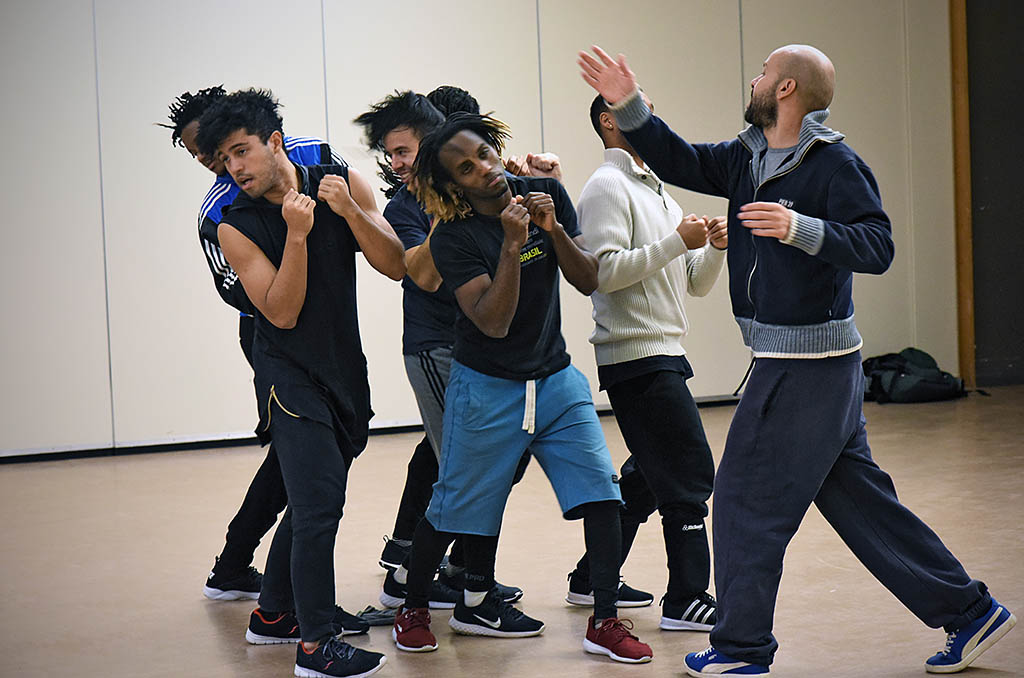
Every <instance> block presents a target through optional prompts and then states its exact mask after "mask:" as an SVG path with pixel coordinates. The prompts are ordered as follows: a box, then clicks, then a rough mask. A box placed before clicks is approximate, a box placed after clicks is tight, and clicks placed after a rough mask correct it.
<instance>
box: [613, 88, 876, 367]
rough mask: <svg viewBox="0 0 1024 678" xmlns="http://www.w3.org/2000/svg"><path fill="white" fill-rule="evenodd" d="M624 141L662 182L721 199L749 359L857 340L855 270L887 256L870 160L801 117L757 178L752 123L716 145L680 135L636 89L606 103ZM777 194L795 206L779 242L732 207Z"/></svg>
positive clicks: (816, 117) (870, 268) (758, 143)
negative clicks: (787, 143)
mask: <svg viewBox="0 0 1024 678" xmlns="http://www.w3.org/2000/svg"><path fill="white" fill-rule="evenodd" d="M612 111H613V113H614V115H615V118H616V120H617V121H618V124H619V126H620V128H621V129H622V130H623V132H624V133H625V136H626V139H627V140H628V141H629V143H630V144H631V145H632V146H633V148H634V149H636V151H637V152H638V153H639V154H640V157H641V158H643V160H644V162H645V163H647V164H648V165H649V166H650V167H651V169H653V170H654V171H655V172H656V173H657V174H658V176H660V177H661V178H662V179H663V180H665V181H667V182H669V183H671V184H674V185H676V186H680V187H682V188H686V189H689V190H692V191H697V192H699V193H707V194H710V195H717V196H720V197H724V198H728V199H729V210H728V218H729V252H728V263H729V293H730V297H731V299H732V308H733V314H734V316H735V317H736V322H737V323H738V324H739V326H740V329H741V331H742V332H743V339H744V343H745V344H746V345H747V346H749V347H750V348H751V349H752V350H753V352H754V355H755V356H756V357H777V358H825V357H830V356H836V355H844V354H846V353H852V352H853V351H856V350H858V349H859V348H860V347H861V345H862V343H863V342H862V340H861V337H860V334H859V333H858V332H857V328H856V325H855V324H854V321H853V298H852V291H853V273H854V272H858V273H875V274H880V273H883V272H885V270H886V269H888V267H889V265H890V264H891V263H892V258H893V251H894V250H893V242H892V226H891V224H890V222H889V217H888V216H886V214H885V211H884V210H883V209H882V203H881V197H880V196H879V192H878V185H877V183H876V182H875V178H874V176H873V175H872V173H871V169H870V168H869V167H868V166H867V165H866V164H865V163H864V161H863V160H861V159H860V157H858V156H857V154H856V153H854V152H853V150H852V149H851V148H850V147H849V146H847V145H846V144H845V143H843V141H842V140H843V135H842V134H840V133H838V132H835V131H833V130H831V129H829V128H828V127H825V126H824V125H823V124H821V123H822V121H824V119H825V118H826V117H827V116H828V111H827V110H823V111H814V112H812V113H809V114H808V115H807V116H805V118H804V121H803V125H802V127H801V131H800V139H799V141H798V143H797V146H796V148H795V150H794V152H793V154H792V156H790V157H788V158H787V159H786V160H785V161H784V162H783V163H782V165H780V166H779V168H778V169H777V170H775V171H774V172H773V173H772V174H771V176H768V177H759V176H758V171H759V170H758V168H759V167H760V160H761V156H762V154H763V153H764V152H765V150H766V149H767V147H768V144H767V142H766V141H765V138H764V134H763V133H762V131H761V130H760V129H759V128H757V127H753V126H751V127H748V128H747V129H746V130H744V131H743V132H741V133H740V134H739V136H738V138H736V139H732V140H730V141H724V142H721V143H718V144H690V143H688V142H686V141H685V140H683V139H682V138H680V137H679V136H678V135H677V134H675V133H674V132H673V131H672V130H671V129H669V127H668V125H666V124H665V123H664V122H663V121H662V120H661V119H659V118H658V117H656V116H654V115H652V114H651V112H650V110H649V109H648V108H647V106H646V105H645V104H644V103H643V101H642V100H641V98H640V97H639V96H638V95H634V96H633V97H630V98H629V99H627V100H626V101H624V102H621V103H620V104H619V105H617V106H615V107H613V109H612ZM750 202H778V203H781V204H782V205H784V206H785V207H788V208H790V209H791V210H793V211H794V212H795V213H796V220H795V222H794V224H793V225H792V226H791V230H790V234H789V236H788V237H787V239H786V241H785V242H783V241H780V240H777V239H775V238H767V237H758V236H754V235H753V234H752V233H751V232H750V231H749V229H747V228H745V227H744V226H743V225H742V224H741V223H740V221H739V218H738V212H739V209H740V207H741V206H743V205H745V204H747V203H750Z"/></svg>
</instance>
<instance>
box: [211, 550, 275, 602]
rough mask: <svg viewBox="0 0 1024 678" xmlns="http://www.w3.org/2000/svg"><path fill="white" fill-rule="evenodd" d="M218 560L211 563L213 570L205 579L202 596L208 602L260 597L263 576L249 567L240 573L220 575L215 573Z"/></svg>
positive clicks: (220, 573)
mask: <svg viewBox="0 0 1024 678" xmlns="http://www.w3.org/2000/svg"><path fill="white" fill-rule="evenodd" d="M219 563H220V558H217V559H216V560H215V561H214V563H213V569H212V570H210V575H209V576H208V577H207V578H206V584H205V585H204V586H203V595H204V596H206V597H207V598H209V599H210V600H256V599H257V598H259V597H260V586H262V585H263V575H262V574H260V573H259V570H257V569H256V568H255V567H252V566H251V565H250V566H249V567H248V568H246V569H244V570H242V571H240V572H228V573H222V572H218V571H217V565H218V564H219Z"/></svg>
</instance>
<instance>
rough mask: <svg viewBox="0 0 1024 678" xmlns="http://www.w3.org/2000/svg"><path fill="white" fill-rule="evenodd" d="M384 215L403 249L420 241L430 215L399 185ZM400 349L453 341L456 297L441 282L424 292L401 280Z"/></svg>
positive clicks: (412, 350)
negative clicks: (430, 290)
mask: <svg viewBox="0 0 1024 678" xmlns="http://www.w3.org/2000/svg"><path fill="white" fill-rule="evenodd" d="M384 218H385V219H387V220H388V223H390V224H391V227H392V228H394V229H395V233H396V234H398V237H399V238H400V239H401V240H402V244H403V245H404V246H405V249H410V248H412V247H416V246H418V245H422V244H423V243H424V241H426V239H427V235H428V234H429V233H430V216H429V215H427V213H426V212H424V211H423V208H422V207H420V205H419V203H418V202H416V198H415V197H413V195H412V193H410V192H409V190H408V189H407V188H406V187H405V186H402V188H401V189H399V191H398V193H396V194H395V197H393V198H392V199H391V202H389V203H388V205H387V207H385V208H384ZM402 289H403V290H404V294H403V295H402V315H403V320H402V330H403V331H402V353H403V354H405V355H412V354H414V353H419V352H420V351H426V350H428V349H431V348H437V347H439V346H451V345H452V344H454V343H455V298H454V297H453V296H452V293H451V290H449V289H448V288H447V287H445V286H444V285H441V287H440V289H438V290H437V292H434V293H431V292H425V291H424V290H422V289H420V288H419V287H417V285H416V283H414V282H413V281H412V278H410V277H409V276H405V278H404V279H403V280H402Z"/></svg>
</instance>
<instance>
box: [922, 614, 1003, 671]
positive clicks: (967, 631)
mask: <svg viewBox="0 0 1024 678" xmlns="http://www.w3.org/2000/svg"><path fill="white" fill-rule="evenodd" d="M1016 623H1017V618H1016V617H1014V616H1013V615H1012V614H1011V613H1010V611H1009V610H1007V609H1006V608H1005V607H1003V606H1002V605H1000V604H999V603H998V602H996V599H995V598H993V599H992V607H990V608H989V609H988V612H986V613H985V614H983V615H981V616H980V617H979V618H977V619H975V620H974V621H972V622H971V623H970V624H968V625H967V626H965V627H963V628H962V629H957V630H956V631H951V632H950V633H948V634H946V647H944V648H943V649H942V650H940V651H939V652H936V653H935V655H934V656H933V657H931V658H930V659H929V660H928V661H926V662H925V666H924V667H925V670H927V671H928V673H956V672H957V671H963V670H964V669H966V668H967V665H968V664H970V663H971V662H973V661H974V660H975V659H977V658H978V657H980V656H981V653H982V652H984V651H985V650H987V649H989V648H990V647H992V646H993V645H995V644H996V641H997V640H999V639H1000V638H1002V637H1003V636H1005V635H1006V633H1007V632H1008V631H1009V630H1010V629H1012V628H1013V625H1014V624H1016Z"/></svg>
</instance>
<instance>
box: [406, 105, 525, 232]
mask: <svg viewBox="0 0 1024 678" xmlns="http://www.w3.org/2000/svg"><path fill="white" fill-rule="evenodd" d="M464 130H466V131H470V132H475V133H476V134H478V135H480V138H481V139H483V140H484V141H485V142H487V144H489V145H490V146H491V147H492V148H494V150H495V152H496V153H497V154H498V155H499V156H500V155H501V152H502V150H504V148H505V141H506V140H507V139H508V138H509V137H510V136H511V135H510V134H509V129H508V125H506V124H505V123H503V122H502V121H501V120H498V119H497V118H493V117H491V115H490V114H487V115H474V114H471V113H454V114H452V115H451V116H450V117H449V118H448V119H447V120H445V122H444V124H442V125H441V126H440V127H438V128H437V129H435V130H433V131H432V132H430V133H429V134H427V135H426V136H425V137H423V139H422V140H420V149H419V153H418V154H417V155H416V164H415V165H414V167H413V180H412V182H410V188H414V190H415V192H416V200H418V201H419V203H420V204H421V205H422V206H423V209H424V210H425V211H426V212H427V214H430V215H432V216H435V217H437V218H438V219H440V220H441V221H452V220H454V219H461V218H464V217H467V216H469V214H470V213H471V212H472V211H473V208H472V207H470V205H469V203H468V202H466V199H465V198H463V197H462V194H461V193H460V192H459V190H458V187H456V185H455V182H454V181H453V180H452V177H451V175H450V174H448V170H446V169H445V168H444V166H443V165H442V164H441V160H440V157H439V155H440V152H441V148H442V147H443V146H444V145H445V144H446V143H447V142H448V140H449V139H451V138H452V137H453V136H455V135H456V134H458V133H459V132H462V131H464Z"/></svg>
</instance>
